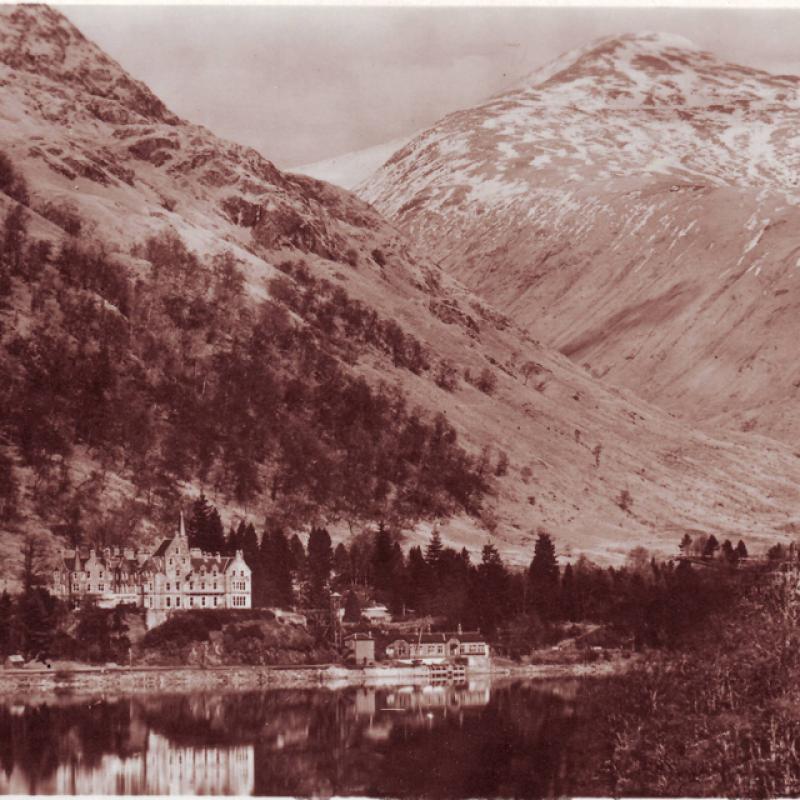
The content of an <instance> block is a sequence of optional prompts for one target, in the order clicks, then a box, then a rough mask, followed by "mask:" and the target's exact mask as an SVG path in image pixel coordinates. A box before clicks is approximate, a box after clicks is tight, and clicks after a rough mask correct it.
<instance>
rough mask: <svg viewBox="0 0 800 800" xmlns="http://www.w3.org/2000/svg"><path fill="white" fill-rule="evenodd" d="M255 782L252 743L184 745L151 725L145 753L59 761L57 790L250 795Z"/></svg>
mask: <svg viewBox="0 0 800 800" xmlns="http://www.w3.org/2000/svg"><path fill="white" fill-rule="evenodd" d="M254 783H255V754H254V748H253V745H252V744H250V745H238V746H235V747H180V746H175V745H174V744H171V743H170V742H169V740H168V739H166V738H165V737H164V736H161V735H159V734H157V733H154V732H152V731H150V732H149V733H148V735H147V742H146V746H145V750H144V752H142V753H137V754H135V755H132V756H129V757H126V758H121V757H119V756H116V755H104V756H103V757H102V758H101V760H100V763H98V764H93V765H92V766H88V765H86V764H84V763H81V761H80V760H74V761H70V762H69V763H66V764H61V765H59V767H58V769H57V770H56V774H55V779H54V781H53V790H54V792H55V793H56V794H81V795H83V794H105V795H112V794H163V795H167V794H169V795H192V794H208V795H249V794H252V793H253V786H254Z"/></svg>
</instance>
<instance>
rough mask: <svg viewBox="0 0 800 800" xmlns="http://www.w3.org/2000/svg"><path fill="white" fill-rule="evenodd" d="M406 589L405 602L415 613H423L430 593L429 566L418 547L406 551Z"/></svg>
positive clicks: (425, 610)
mask: <svg viewBox="0 0 800 800" xmlns="http://www.w3.org/2000/svg"><path fill="white" fill-rule="evenodd" d="M406 572H407V575H408V590H407V593H406V604H407V605H408V606H409V607H410V608H413V609H414V611H416V613H417V614H425V613H427V610H428V599H429V597H430V594H431V577H432V576H431V568H430V566H429V565H428V562H427V561H426V560H425V558H424V557H423V555H422V550H420V548H419V547H412V548H411V549H410V550H409V551H408V568H407V570H406Z"/></svg>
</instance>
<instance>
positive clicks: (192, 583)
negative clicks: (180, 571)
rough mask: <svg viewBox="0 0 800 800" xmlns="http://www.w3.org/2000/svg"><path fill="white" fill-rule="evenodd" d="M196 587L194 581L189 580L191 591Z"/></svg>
mask: <svg viewBox="0 0 800 800" xmlns="http://www.w3.org/2000/svg"><path fill="white" fill-rule="evenodd" d="M192 589H194V581H189V591H191V590H192Z"/></svg>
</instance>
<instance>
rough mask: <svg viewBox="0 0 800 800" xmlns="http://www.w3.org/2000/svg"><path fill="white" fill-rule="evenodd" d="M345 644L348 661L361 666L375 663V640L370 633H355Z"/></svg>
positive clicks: (346, 639) (347, 638)
mask: <svg viewBox="0 0 800 800" xmlns="http://www.w3.org/2000/svg"><path fill="white" fill-rule="evenodd" d="M344 643H345V647H346V648H347V660H348V661H350V662H352V663H354V664H357V665H359V666H363V665H364V664H374V663H375V640H374V639H373V638H372V637H371V636H370V635H369V634H368V633H353V634H351V635H350V636H348V637H346V638H345V640H344Z"/></svg>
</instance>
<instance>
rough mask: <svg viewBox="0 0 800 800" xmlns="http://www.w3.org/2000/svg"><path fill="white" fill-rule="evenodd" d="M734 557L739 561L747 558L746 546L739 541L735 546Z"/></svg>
mask: <svg viewBox="0 0 800 800" xmlns="http://www.w3.org/2000/svg"><path fill="white" fill-rule="evenodd" d="M736 557H737V558H739V559H742V558H747V546H746V545H745V543H744V542H743V541H742V540H741V539H739V544H737V545H736Z"/></svg>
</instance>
